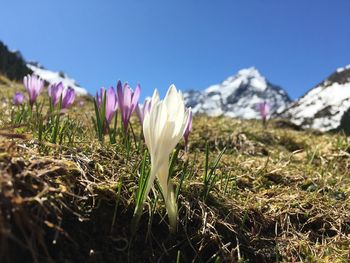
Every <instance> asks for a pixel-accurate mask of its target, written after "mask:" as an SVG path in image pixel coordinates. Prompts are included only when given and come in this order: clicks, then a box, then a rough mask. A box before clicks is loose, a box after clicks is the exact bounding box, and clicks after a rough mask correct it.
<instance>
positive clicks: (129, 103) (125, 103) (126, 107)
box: [95, 81, 192, 151]
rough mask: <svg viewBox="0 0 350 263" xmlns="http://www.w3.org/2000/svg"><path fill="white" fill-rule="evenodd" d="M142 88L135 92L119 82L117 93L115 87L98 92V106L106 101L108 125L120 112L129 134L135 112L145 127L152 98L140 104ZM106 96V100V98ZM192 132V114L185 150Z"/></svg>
mask: <svg viewBox="0 0 350 263" xmlns="http://www.w3.org/2000/svg"><path fill="white" fill-rule="evenodd" d="M140 93H141V87H140V85H139V84H138V85H137V86H136V88H135V91H133V89H132V88H131V87H130V86H129V84H128V83H125V84H124V85H123V84H122V82H121V81H118V83H117V88H116V92H115V90H114V88H113V87H110V88H109V89H108V90H107V91H105V88H103V87H102V88H100V91H99V92H96V96H95V99H96V104H97V105H98V107H99V108H100V109H101V107H102V104H103V102H104V100H105V101H106V109H105V118H106V120H105V121H106V123H107V125H109V124H110V123H111V121H112V119H113V117H114V115H115V114H116V111H117V110H118V108H119V110H120V113H121V118H122V123H123V128H124V132H125V133H127V132H128V127H129V122H130V118H131V115H132V113H133V112H134V111H135V112H136V114H137V117H138V119H139V121H140V124H141V126H142V125H143V121H144V118H145V116H146V114H148V113H149V111H150V109H151V106H152V100H151V99H150V98H147V99H145V101H144V103H143V105H141V104H139V103H138V100H139V98H140ZM105 95H106V98H104V96H105ZM191 130H192V112H190V117H189V119H188V123H187V127H186V130H185V133H184V140H185V150H186V151H187V150H188V138H189V135H190V132H191Z"/></svg>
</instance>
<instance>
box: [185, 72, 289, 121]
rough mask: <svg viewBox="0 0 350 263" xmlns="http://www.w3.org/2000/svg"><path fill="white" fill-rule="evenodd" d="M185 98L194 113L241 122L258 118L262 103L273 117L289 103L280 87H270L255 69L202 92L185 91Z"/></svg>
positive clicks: (240, 73) (239, 73)
mask: <svg viewBox="0 0 350 263" xmlns="http://www.w3.org/2000/svg"><path fill="white" fill-rule="evenodd" d="M184 96H185V100H186V104H187V106H190V107H192V110H193V112H194V113H205V114H207V115H209V116H221V115H223V116H228V117H239V118H244V119H254V118H259V112H258V111H257V107H256V105H257V104H258V103H259V102H262V101H264V100H265V101H267V102H268V103H269V104H270V106H271V114H272V115H273V114H276V113H279V112H282V111H283V110H284V109H285V108H286V107H287V106H288V105H289V103H290V102H291V100H290V98H289V96H288V94H287V93H286V92H285V91H284V90H283V89H282V88H280V87H278V86H276V85H273V84H271V83H270V82H269V81H267V80H266V78H265V77H263V76H262V75H261V74H260V72H259V71H258V70H257V69H256V68H254V67H251V68H247V69H242V70H240V71H239V72H238V73H237V74H236V75H234V76H231V77H229V78H227V79H226V80H225V81H223V82H222V83H221V84H217V85H213V86H210V87H209V88H207V89H205V90H204V91H197V90H190V91H188V92H185V93H184Z"/></svg>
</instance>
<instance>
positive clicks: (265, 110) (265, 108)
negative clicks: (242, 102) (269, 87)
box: [258, 101, 270, 126]
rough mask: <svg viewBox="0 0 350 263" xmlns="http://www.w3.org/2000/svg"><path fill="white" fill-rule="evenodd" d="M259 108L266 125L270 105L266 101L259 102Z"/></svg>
mask: <svg viewBox="0 0 350 263" xmlns="http://www.w3.org/2000/svg"><path fill="white" fill-rule="evenodd" d="M258 110H259V112H260V116H261V119H262V121H263V125H264V126H265V125H266V119H267V116H268V115H269V112H270V105H269V104H268V103H267V102H266V101H264V102H261V103H259V104H258Z"/></svg>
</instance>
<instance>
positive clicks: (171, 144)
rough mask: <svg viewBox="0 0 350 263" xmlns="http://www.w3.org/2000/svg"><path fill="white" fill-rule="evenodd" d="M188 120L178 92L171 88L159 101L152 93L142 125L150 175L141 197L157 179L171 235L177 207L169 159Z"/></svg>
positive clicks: (174, 226)
mask: <svg viewBox="0 0 350 263" xmlns="http://www.w3.org/2000/svg"><path fill="white" fill-rule="evenodd" d="M188 116H189V110H186V109H185V102H184V98H183V95H182V93H181V91H177V90H176V87H175V86H174V85H171V86H170V87H169V90H168V92H167V94H166V96H165V98H164V100H163V101H161V100H160V99H159V95H158V91H157V90H155V91H154V94H153V97H152V106H151V109H150V111H149V113H148V114H146V116H145V119H144V123H143V133H144V136H145V142H146V145H147V148H148V150H149V153H150V155H151V174H150V178H149V181H148V184H147V188H146V191H145V195H144V196H145V198H146V197H147V195H148V193H149V191H150V189H151V187H152V185H153V182H154V179H155V177H157V178H158V180H159V184H160V186H161V189H162V193H163V196H164V199H165V205H166V209H167V212H168V217H169V222H170V227H171V230H173V231H175V229H176V221H177V204H176V200H175V194H174V189H173V185H172V183H171V181H170V180H168V179H169V178H168V176H169V155H170V154H171V152H172V151H173V150H174V148H175V146H176V144H177V143H178V142H179V141H180V139H181V138H182V136H183V134H184V131H185V129H186V124H187V121H188Z"/></svg>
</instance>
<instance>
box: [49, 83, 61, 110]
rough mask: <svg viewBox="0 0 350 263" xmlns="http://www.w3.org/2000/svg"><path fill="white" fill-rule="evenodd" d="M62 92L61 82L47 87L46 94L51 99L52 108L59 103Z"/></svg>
mask: <svg viewBox="0 0 350 263" xmlns="http://www.w3.org/2000/svg"><path fill="white" fill-rule="evenodd" d="M63 90H64V86H63V84H62V82H59V83H54V84H52V85H50V86H49V88H48V94H49V97H50V98H51V102H52V105H53V106H56V105H57V103H58V102H59V101H60V98H61V95H62V92H63Z"/></svg>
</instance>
